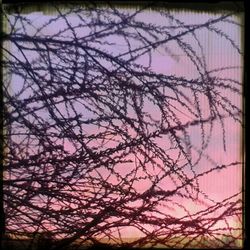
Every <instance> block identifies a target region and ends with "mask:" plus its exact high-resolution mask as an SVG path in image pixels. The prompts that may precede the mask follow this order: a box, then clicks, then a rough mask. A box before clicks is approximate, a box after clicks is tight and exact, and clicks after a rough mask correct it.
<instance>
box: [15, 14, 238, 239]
mask: <svg viewBox="0 0 250 250" xmlns="http://www.w3.org/2000/svg"><path fill="white" fill-rule="evenodd" d="M156 15H157V14H155V12H153V11H151V12H146V13H144V14H143V15H141V16H140V18H141V20H147V21H148V20H150V21H151V20H154V21H155V22H156V23H158V24H159V23H161V18H158V19H157V18H155V17H156ZM175 17H176V18H179V19H180V20H182V21H183V22H185V23H193V22H194V23H202V22H203V21H204V20H207V19H209V18H213V17H215V15H210V14H207V13H203V14H201V13H199V14H198V13H193V12H187V13H186V12H180V13H177V12H176V13H175ZM30 18H32V19H34V20H35V21H34V24H36V25H40V24H42V23H43V22H44V21H45V20H47V16H40V15H39V14H32V15H30ZM233 19H234V20H236V21H238V18H237V17H234V18H233ZM71 21H72V23H73V22H74V16H72V17H71ZM162 24H164V23H162ZM57 25H58V24H57ZM61 25H62V27H63V25H64V24H61ZM225 27H226V30H225V32H226V33H228V34H229V35H230V36H231V37H232V39H233V40H236V41H238V42H239V43H240V39H241V37H240V28H237V27H235V28H231V29H229V28H228V29H227V27H229V26H225ZM55 29H58V28H57V27H55V26H53V25H52V26H51V27H50V29H47V30H46V34H47V35H49V34H54V31H55ZM30 32H31V33H32V32H33V31H32V30H30ZM81 32H82V31H81ZM86 32H87V31H86ZM173 32H175V31H173ZM199 37H200V38H201V43H203V44H205V47H204V53H205V57H206V59H207V60H206V65H207V69H208V71H209V70H213V69H216V68H218V67H221V66H222V65H223V66H240V67H242V59H241V57H240V56H239V55H238V54H237V53H235V51H234V50H233V49H232V47H231V45H230V44H227V43H225V41H224V40H219V39H218V37H217V38H216V36H213V35H212V34H211V33H209V35H208V32H207V30H205V29H204V30H202V31H200V32H199ZM114 42H116V43H117V44H121V46H122V43H123V41H121V40H119V39H117V40H115V41H114ZM167 46H169V47H165V46H161V47H159V48H157V50H155V51H154V52H153V56H152V65H151V69H152V70H153V71H155V72H158V73H162V74H166V75H176V76H185V77H187V78H189V79H194V78H196V77H198V75H197V72H196V70H195V69H194V67H193V65H192V64H191V63H190V60H189V59H188V58H187V56H185V55H184V53H183V51H181V50H180V49H179V48H177V46H176V44H170V45H167ZM119 49H120V47H119V46H118V47H114V52H117V51H118V50H119ZM33 56H34V55H30V58H32V57H33ZM138 63H140V64H142V65H145V66H146V65H147V64H148V58H146V56H145V57H142V58H140V59H138ZM213 75H214V76H216V77H217V78H233V79H235V80H237V81H240V82H242V76H241V75H242V70H241V69H240V68H238V69H229V70H224V71H221V72H217V73H214V74H213ZM12 81H13V86H12V88H13V91H14V92H17V91H18V90H19V87H18V85H17V84H16V82H18V77H16V76H14V77H13V79H12ZM227 97H229V98H231V100H232V102H233V103H235V105H239V104H240V103H241V102H242V100H240V98H235V97H234V96H227ZM201 103H202V106H201V109H202V110H203V114H204V118H206V117H205V115H209V114H206V109H207V105H208V103H207V101H206V100H205V99H204V100H201ZM146 108H147V111H148V112H149V113H151V114H152V115H154V116H155V118H156V119H158V118H159V116H158V114H157V113H156V108H155V107H153V106H150V105H148V106H147V107H146ZM175 108H176V113H177V114H178V115H179V117H182V119H183V122H184V121H185V122H186V121H190V119H191V120H192V117H191V116H190V114H183V113H182V111H181V109H182V107H181V106H180V105H179V106H178V105H176V106H175ZM131 115H132V114H131ZM84 129H85V131H86V133H90V134H91V133H93V134H94V133H95V132H96V131H98V128H97V127H93V126H92V127H91V126H89V127H86V128H84ZM225 129H226V131H227V132H226V133H227V137H226V147H227V150H226V151H224V150H223V143H222V132H221V127H220V126H219V124H218V123H215V128H214V131H213V136H212V139H211V141H210V144H209V146H208V147H207V149H206V151H205V153H206V154H207V155H209V157H210V158H212V159H213V160H214V161H215V162H216V163H218V164H230V163H231V162H236V161H239V162H240V161H242V153H241V128H240V126H239V124H237V123H234V122H233V121H232V119H225ZM99 131H100V130H99ZM198 131H199V128H198V127H196V126H193V127H190V128H189V132H190V134H191V140H192V143H193V144H194V145H196V146H197V147H199V146H200V136H199V135H200V131H199V132H198ZM131 133H132V131H131ZM197 134H198V136H197ZM111 138H112V136H111ZM165 139H166V138H165ZM95 143H96V142H95ZM158 143H159V145H160V146H161V147H162V148H164V147H166V145H168V141H166V140H164V138H163V139H162V140H158ZM112 144H114V145H116V143H115V142H112V141H110V142H108V143H107V144H105V147H112ZM64 147H65V149H67V150H68V151H69V152H73V151H74V150H75V149H74V147H73V145H72V144H71V143H70V142H66V143H65V145H64ZM192 153H193V156H194V157H196V153H195V152H194V151H193V152H192ZM172 154H174V152H173V153H172ZM128 159H129V160H132V161H133V163H131V164H129V163H128V164H126V167H125V168H124V167H123V166H117V167H116V170H117V171H119V172H120V173H122V174H124V175H125V174H127V173H128V172H129V171H130V170H131V169H133V166H134V161H135V158H134V157H133V156H130V157H128ZM156 161H157V160H156ZM158 163H159V164H162V163H161V162H158ZM209 168H211V165H210V163H209V161H208V160H206V159H205V158H204V159H202V160H201V161H200V163H199V164H198V165H197V166H196V169H195V170H196V171H197V172H198V173H200V172H202V171H206V170H207V169H209ZM98 171H99V174H101V175H103V177H105V176H107V175H108V173H105V170H103V169H101V168H100V169H99V170H98ZM140 171H141V173H139V174H141V175H143V174H144V173H143V171H142V170H140ZM140 171H139V172H140ZM187 172H188V174H191V172H190V170H187ZM93 174H94V175H95V174H97V173H96V172H95V173H94V172H93ZM152 175H160V168H158V169H157V168H156V170H153V169H152ZM109 181H110V182H112V183H115V182H117V180H116V178H115V177H114V176H111V177H110V179H109ZM151 184H152V183H151V182H150V181H149V180H145V181H140V182H138V183H135V184H134V186H135V187H136V188H137V190H140V192H144V191H145V190H147V188H148V187H150V185H151ZM171 185H172V187H171ZM199 185H200V189H201V190H202V191H203V192H204V193H206V194H207V195H208V196H209V197H210V198H211V199H213V200H215V201H218V202H219V201H221V200H223V199H225V198H227V197H228V196H231V195H232V194H234V193H237V192H239V191H240V190H241V189H242V167H241V166H240V165H236V166H233V167H230V168H228V169H226V170H221V171H219V172H218V171H216V172H213V173H210V174H208V175H206V176H205V177H201V178H200V179H199ZM161 187H162V188H164V187H165V189H166V190H167V189H171V188H173V187H174V185H173V184H171V182H170V180H169V179H168V178H166V179H164V180H163V181H162V182H161ZM176 199H177V198H176ZM176 201H177V200H176ZM206 202H208V201H206ZM183 205H184V206H186V207H187V209H189V211H192V212H194V213H195V212H197V211H198V210H199V209H202V208H203V206H202V205H197V204H194V203H192V202H190V201H188V200H186V201H183ZM162 209H163V211H164V212H166V213H171V214H172V215H173V216H176V217H183V216H184V215H186V212H185V211H184V210H183V209H181V208H177V207H175V208H174V209H171V208H162ZM164 209H165V210H164ZM230 223H235V221H233V220H232V221H231V222H230ZM218 226H219V225H218ZM220 226H221V225H220ZM122 232H123V236H124V237H135V236H137V235H140V233H139V232H138V231H137V230H136V229H132V228H124V229H123V231H122Z"/></svg>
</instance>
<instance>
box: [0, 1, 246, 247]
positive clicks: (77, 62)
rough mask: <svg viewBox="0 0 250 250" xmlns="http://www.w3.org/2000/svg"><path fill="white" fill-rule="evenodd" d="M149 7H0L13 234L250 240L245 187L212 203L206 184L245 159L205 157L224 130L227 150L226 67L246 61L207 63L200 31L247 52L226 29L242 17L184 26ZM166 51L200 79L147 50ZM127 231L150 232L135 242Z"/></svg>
mask: <svg viewBox="0 0 250 250" xmlns="http://www.w3.org/2000/svg"><path fill="white" fill-rule="evenodd" d="M149 8H150V6H145V7H143V8H139V9H137V10H126V9H122V8H121V9H120V8H116V7H115V6H113V5H109V7H101V6H98V5H96V6H94V5H91V4H89V3H88V4H86V5H85V6H84V7H72V6H70V7H68V8H67V9H66V10H63V9H61V8H59V7H56V6H53V5H51V9H53V10H54V13H53V15H50V16H49V15H48V16H46V18H44V19H43V20H42V21H38V19H36V17H35V16H32V15H24V14H21V13H16V12H15V13H7V12H4V13H3V14H4V20H5V21H6V24H7V26H8V29H7V31H6V32H5V34H4V36H3V43H2V45H1V46H2V51H3V59H2V65H3V72H4V74H3V78H4V85H3V96H4V110H3V116H4V121H3V122H4V148H5V159H4V179H3V184H4V190H3V191H4V210H5V215H6V218H5V229H6V234H8V235H12V237H13V235H15V236H17V235H22V237H26V236H27V237H28V235H31V237H34V233H35V234H39V233H41V234H42V235H43V233H44V232H47V233H48V235H49V237H48V239H49V240H48V242H50V243H49V244H50V246H46V248H47V249H49V248H50V249H53V250H57V249H63V248H65V249H66V248H68V247H70V246H72V245H74V244H75V242H80V241H82V242H85V243H86V242H92V243H93V244H97V243H102V242H104V241H105V240H106V241H107V239H108V242H109V244H111V245H112V244H113V245H116V246H120V247H129V248H130V247H145V246H152V247H154V246H157V245H160V246H162V247H176V248H179V247H183V248H185V247H195V246H196V247H207V246H209V247H225V246H226V247H235V246H237V244H238V243H237V242H238V241H240V240H242V239H243V236H242V220H241V215H242V197H241V195H242V194H241V192H238V191H237V192H236V193H234V194H231V196H230V197H227V198H226V199H223V200H221V201H215V200H213V199H212V198H211V197H210V195H209V194H208V193H206V192H204V191H203V190H202V189H201V187H200V180H201V178H203V177H204V176H209V175H210V174H211V173H217V172H218V173H219V171H222V170H223V169H230V168H233V167H235V166H238V167H240V166H242V162H240V160H239V159H235V161H232V162H225V163H223V164H221V163H219V162H217V161H216V160H214V159H213V157H212V156H210V155H209V148H210V147H211V144H212V143H213V138H214V137H215V136H216V135H215V134H218V132H219V133H220V134H221V145H222V147H221V152H222V153H223V152H225V151H226V150H227V138H228V136H230V131H227V129H226V124H225V123H227V122H235V123H237V124H239V126H242V116H243V112H242V108H241V105H240V104H239V103H238V102H237V101H234V100H238V99H239V98H240V96H241V95H242V83H241V82H240V80H238V79H235V78H233V77H231V78H230V74H229V76H228V77H225V74H223V72H226V71H227V70H231V69H232V68H234V69H235V70H237V69H238V70H241V67H240V65H239V66H231V65H221V67H220V68H215V69H209V67H208V66H207V58H206V56H207V55H206V53H205V45H204V44H203V42H204V39H202V37H201V35H200V34H203V33H202V32H206V33H207V34H209V35H210V34H213V35H214V36H215V37H217V39H221V40H223V42H224V43H226V44H228V45H229V46H231V49H232V51H234V52H236V53H238V57H239V58H240V57H241V56H242V54H243V52H242V51H241V49H240V45H239V44H237V41H235V40H234V38H233V37H231V36H230V34H227V33H226V32H225V31H223V30H222V28H221V23H223V24H227V25H229V26H230V25H231V26H239V24H238V23H237V22H235V21H234V19H233V16H234V14H235V13H226V14H223V15H221V16H219V15H217V16H216V17H214V18H210V19H207V20H204V21H203V22H200V23H195V24H187V23H185V22H183V21H181V20H179V19H178V18H177V17H176V16H175V14H174V13H172V12H171V11H164V10H159V11H157V13H158V15H159V16H161V18H162V20H163V21H162V22H161V23H158V22H157V21H155V22H154V20H145V18H143V15H147V13H148V12H147V10H148V9H149ZM199 32H201V33H199ZM163 48H164V49H165V51H166V56H168V57H169V58H172V59H173V60H174V59H175V58H176V56H175V53H173V51H176V53H181V54H182V55H184V56H185V57H186V58H187V60H188V61H189V63H190V65H192V67H193V69H194V74H193V75H194V77H193V78H192V79H191V78H189V77H188V76H186V75H177V74H172V73H171V72H169V73H162V72H158V71H157V70H156V69H155V68H154V66H153V63H152V61H153V60H154V57H155V55H156V53H157V51H160V50H161V51H162V50H163ZM171 53H172V54H171ZM180 67H182V65H180ZM237 98H238V99H237ZM218 127H219V131H218ZM192 129H195V133H196V139H194V138H193V135H192V132H191V130H192ZM197 138H198V140H199V142H198V143H197ZM204 162H205V164H206V166H203V165H204ZM218 176H219V174H218ZM218 178H219V177H218ZM184 201H185V202H190V203H192V204H196V205H197V206H200V207H201V209H200V210H199V211H198V212H192V211H191V210H190V207H188V206H186V205H185V204H184V203H183V202H184ZM198 204H200V205H198ZM178 210H182V211H183V216H177V215H174V213H172V212H171V211H178ZM232 218H233V219H234V220H237V221H238V222H239V223H238V225H235V224H232V223H231V222H230V219H232ZM218 225H222V226H218ZM126 228H130V229H131V230H132V229H133V230H135V231H136V232H140V234H141V235H142V236H141V237H139V238H134V239H131V240H130V241H128V240H126V239H125V238H126V237H124V236H123V235H122V231H123V230H124V229H126ZM46 237H47V236H46ZM46 237H45V238H46ZM42 239H43V238H42ZM111 245H110V246H111Z"/></svg>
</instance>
